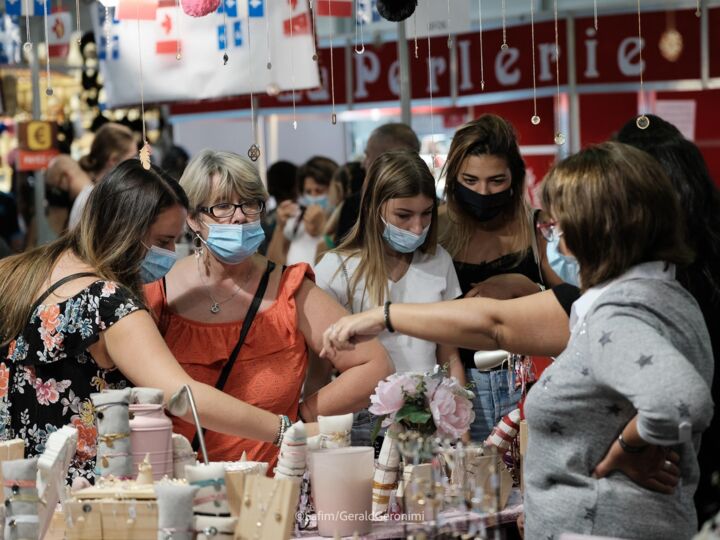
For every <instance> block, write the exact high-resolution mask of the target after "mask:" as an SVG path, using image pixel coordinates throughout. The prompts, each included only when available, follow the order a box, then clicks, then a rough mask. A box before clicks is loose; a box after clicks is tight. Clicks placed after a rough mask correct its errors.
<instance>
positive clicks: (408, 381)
mask: <svg viewBox="0 0 720 540" xmlns="http://www.w3.org/2000/svg"><path fill="white" fill-rule="evenodd" d="M417 385H418V381H417V380H416V378H415V377H413V376H412V375H408V374H405V373H396V374H394V375H390V376H389V377H388V378H387V379H385V380H384V381H380V383H379V384H378V385H377V388H375V393H374V394H373V395H372V396H370V403H371V405H370V408H369V409H368V410H369V411H370V412H371V413H372V414H374V415H376V416H382V415H385V414H390V415H393V414H395V413H396V412H398V411H399V410H400V409H401V408H402V406H403V405H404V404H405V397H404V395H403V392H405V393H407V394H414V393H415V391H416V389H417Z"/></svg>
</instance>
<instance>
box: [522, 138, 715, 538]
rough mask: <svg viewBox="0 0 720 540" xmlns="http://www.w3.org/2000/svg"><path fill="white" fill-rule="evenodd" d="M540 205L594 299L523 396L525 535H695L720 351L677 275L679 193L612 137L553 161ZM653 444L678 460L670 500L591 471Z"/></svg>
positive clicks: (650, 454) (584, 304)
mask: <svg viewBox="0 0 720 540" xmlns="http://www.w3.org/2000/svg"><path fill="white" fill-rule="evenodd" d="M543 202H544V206H545V208H546V209H548V210H549V212H550V213H551V215H552V216H553V217H554V219H555V222H554V223H551V225H550V227H549V228H548V230H546V231H545V233H546V234H549V235H558V236H560V238H561V242H564V244H565V247H566V248H567V250H568V251H569V252H571V253H572V254H573V255H574V256H575V257H576V258H577V259H578V262H579V264H580V279H581V283H582V289H583V293H584V294H583V296H582V297H581V299H580V300H579V301H577V302H576V303H575V304H574V305H573V311H572V315H571V319H570V330H571V337H570V342H569V344H568V347H567V349H566V350H565V351H564V352H563V354H562V355H560V356H559V357H558V358H557V360H556V362H555V363H554V364H553V365H552V366H551V367H550V368H548V369H547V370H546V371H545V372H544V373H543V375H542V377H541V378H540V380H539V381H538V383H537V384H536V385H535V386H534V387H533V388H532V389H531V391H530V393H529V395H528V398H527V401H526V404H525V414H526V417H527V420H528V426H529V438H528V440H529V443H528V450H527V461H526V463H525V471H526V493H525V534H526V538H527V539H529V540H534V539H542V540H547V539H554V540H557V539H558V538H559V536H560V534H561V533H563V532H573V533H583V534H594V535H602V536H615V537H621V538H652V539H654V540H656V539H668V540H670V539H672V540H677V539H683V538H690V537H691V536H692V535H693V534H694V532H695V531H696V529H697V524H696V518H695V510H694V507H693V493H694V491H695V489H696V487H697V482H698V464H697V450H698V448H699V443H700V435H701V433H702V431H703V430H704V429H705V428H706V427H707V426H708V424H709V423H710V419H711V418H712V414H713V403H712V399H711V396H710V388H709V386H710V382H711V380H712V375H713V373H712V372H713V360H712V358H713V357H712V351H711V347H710V340H709V336H708V331H707V328H706V327H705V324H704V321H703V317H702V314H701V312H700V310H699V308H698V306H697V304H696V302H695V301H694V300H693V298H692V297H691V296H690V294H688V293H687V292H686V291H685V290H684V289H683V288H682V287H681V286H680V285H679V284H678V283H677V281H675V279H674V277H675V275H674V272H675V264H686V263H687V262H688V261H689V260H690V259H691V254H690V253H689V250H688V249H687V247H686V246H685V245H684V244H683V240H682V237H683V236H682V228H681V223H682V219H681V218H680V217H679V216H680V209H679V206H678V202H677V199H676V195H675V193H674V190H673V188H672V187H671V185H670V183H669V180H668V179H667V177H666V175H665V173H664V171H663V170H662V168H661V167H660V166H659V164H658V163H657V162H656V161H655V160H653V159H652V158H651V157H650V156H649V155H647V154H645V153H644V152H641V151H639V150H636V149H634V148H631V147H629V146H626V145H622V144H619V143H605V144H602V145H599V146H595V147H591V148H588V149H586V150H583V151H582V152H580V153H578V154H576V155H574V156H572V157H570V158H568V159H566V160H565V161H563V162H562V163H560V164H558V165H556V166H555V167H554V168H553V169H552V170H551V171H550V173H549V174H548V176H547V178H546V180H545V183H544V185H543ZM648 444H652V445H660V446H661V447H664V448H666V449H667V451H668V453H669V452H670V451H671V450H674V451H676V452H677V453H678V454H679V455H680V461H679V463H678V467H679V469H680V484H679V486H678V487H677V489H675V491H674V492H673V493H672V494H662V493H657V492H654V491H650V490H648V489H645V488H642V487H640V486H639V485H637V484H636V483H633V482H632V480H631V479H629V478H628V477H627V476H625V475H624V474H622V473H620V472H617V471H616V472H613V473H611V474H609V475H608V476H606V477H604V478H601V479H597V478H595V477H593V475H592V472H593V470H594V468H595V466H596V465H597V464H598V463H599V462H600V461H601V460H602V459H603V458H604V457H605V456H606V454H608V453H610V454H614V455H615V456H618V457H619V458H620V459H622V455H623V453H641V452H646V453H647V458H648V460H651V459H657V455H656V453H657V452H656V451H654V450H652V449H646V448H645V447H646V446H647V445H648ZM660 459H662V457H661V458H660ZM667 466H668V468H669V469H672V468H673V467H674V465H673V464H672V463H670V461H667ZM663 474H664V473H663V472H662V471H661V472H659V473H658V475H660V476H661V475H663ZM659 479H660V478H659Z"/></svg>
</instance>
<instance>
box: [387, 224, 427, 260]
mask: <svg viewBox="0 0 720 540" xmlns="http://www.w3.org/2000/svg"><path fill="white" fill-rule="evenodd" d="M380 219H382V218H380ZM382 222H383V223H384V224H385V230H384V231H383V238H384V239H385V241H386V242H387V243H388V245H389V246H390V247H391V248H393V249H394V250H395V251H397V252H399V253H412V252H413V251H415V250H416V249H418V248H419V247H420V246H422V245H423V244H424V243H425V239H426V238H427V235H428V231H429V230H430V225H428V226H427V227H425V228H424V229H423V231H422V232H421V233H420V234H415V233H413V232H410V231H406V230H405V229H401V228H400V227H397V226H395V225H393V224H392V223H388V222H387V221H385V220H384V219H383V220H382Z"/></svg>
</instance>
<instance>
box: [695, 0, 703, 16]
mask: <svg viewBox="0 0 720 540" xmlns="http://www.w3.org/2000/svg"><path fill="white" fill-rule="evenodd" d="M695 16H696V17H697V18H698V19H699V18H700V17H701V16H702V11H700V0H697V2H696V3H695Z"/></svg>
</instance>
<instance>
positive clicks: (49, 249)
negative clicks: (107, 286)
mask: <svg viewBox="0 0 720 540" xmlns="http://www.w3.org/2000/svg"><path fill="white" fill-rule="evenodd" d="M175 205H180V206H182V207H184V208H187V198H186V197H185V193H183V191H182V189H181V188H180V185H179V184H178V183H177V181H176V180H174V179H173V178H171V177H169V176H168V175H167V174H165V173H164V172H163V171H162V170H160V169H159V168H157V167H155V166H154V165H153V166H152V167H151V169H150V170H147V171H146V170H145V169H144V168H143V167H142V165H141V164H140V161H138V160H137V159H128V160H126V161H124V162H122V163H121V164H120V165H118V166H117V167H115V168H114V169H113V170H112V171H111V172H110V173H108V175H107V176H106V177H105V178H104V179H103V180H102V181H101V182H100V183H99V184H98V185H97V186H95V188H93V190H92V192H91V193H90V197H89V198H88V202H87V206H86V207H85V210H84V212H83V214H82V216H81V218H80V222H79V223H78V225H77V226H76V227H74V228H73V229H71V230H70V231H68V232H67V233H65V235H63V236H61V237H60V238H58V239H57V240H55V241H54V242H51V243H50V244H47V245H45V246H41V247H38V248H35V249H33V250H32V251H28V252H26V253H23V254H20V255H15V256H13V257H8V258H6V259H3V260H0V276H3V279H2V280H0V313H2V317H0V340H1V341H2V345H5V344H7V343H8V342H9V341H10V340H12V339H14V338H15V337H16V336H18V335H19V334H20V333H21V332H22V330H23V328H24V327H25V325H26V324H27V323H28V321H29V319H30V316H31V315H32V313H30V310H31V308H32V306H33V303H34V299H35V298H36V297H37V296H38V295H39V294H40V292H41V291H40V288H41V287H42V286H43V284H44V283H46V282H47V280H48V278H49V277H50V276H51V274H52V270H53V268H54V267H55V264H56V262H57V260H58V258H59V257H60V256H61V255H62V254H63V253H65V252H67V251H70V252H72V253H73V254H74V255H75V256H77V258H78V259H80V260H81V261H82V262H83V263H85V264H87V265H88V266H91V267H92V268H93V272H94V273H95V274H97V276H98V277H100V278H101V279H105V280H109V281H115V282H117V283H119V284H121V285H124V286H125V287H127V288H129V289H130V291H131V292H132V293H133V294H134V295H135V300H136V301H137V302H138V303H139V304H141V305H142V303H143V302H142V298H143V294H142V285H141V283H140V278H139V269H140V264H141V263H142V260H143V258H144V256H145V248H144V247H143V245H142V241H143V239H144V238H145V236H146V235H147V233H148V231H149V229H150V227H151V226H152V224H153V223H154V222H155V220H156V219H157V217H158V215H159V214H160V213H161V212H163V211H165V210H167V209H168V208H171V207H173V206H175Z"/></svg>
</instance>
